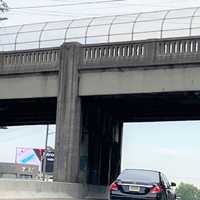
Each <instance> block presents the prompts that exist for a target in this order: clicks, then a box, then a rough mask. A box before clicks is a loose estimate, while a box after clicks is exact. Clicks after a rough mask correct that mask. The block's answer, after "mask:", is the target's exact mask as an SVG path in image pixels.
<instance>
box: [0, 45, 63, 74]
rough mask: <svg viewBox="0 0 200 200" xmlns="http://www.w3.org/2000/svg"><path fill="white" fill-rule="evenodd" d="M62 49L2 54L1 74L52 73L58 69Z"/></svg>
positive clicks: (0, 60)
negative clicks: (35, 71)
mask: <svg viewBox="0 0 200 200" xmlns="http://www.w3.org/2000/svg"><path fill="white" fill-rule="evenodd" d="M59 54H60V48H48V49H38V50H24V51H11V52H2V53H0V71H1V73H9V72H12V73H13V72H20V73H22V71H23V70H24V72H29V71H34V70H36V69H37V71H49V70H50V71H51V70H55V69H57V68H58V63H59Z"/></svg>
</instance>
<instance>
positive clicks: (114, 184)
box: [110, 183, 119, 191]
mask: <svg viewBox="0 0 200 200" xmlns="http://www.w3.org/2000/svg"><path fill="white" fill-rule="evenodd" d="M118 189H119V188H118V185H117V183H112V184H111V185H110V191H117V190H118Z"/></svg>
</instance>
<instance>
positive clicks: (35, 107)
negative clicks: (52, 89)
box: [0, 98, 57, 126]
mask: <svg viewBox="0 0 200 200" xmlns="http://www.w3.org/2000/svg"><path fill="white" fill-rule="evenodd" d="M56 103H57V100H56V98H33V99H32V98H31V99H12V100H11V99H10V100H8V99H7V100H0V126H14V125H36V124H53V123H55V121H56Z"/></svg>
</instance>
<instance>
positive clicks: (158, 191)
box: [150, 185, 162, 193]
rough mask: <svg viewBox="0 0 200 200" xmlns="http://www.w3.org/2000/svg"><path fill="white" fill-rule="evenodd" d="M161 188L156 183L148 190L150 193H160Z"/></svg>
mask: <svg viewBox="0 0 200 200" xmlns="http://www.w3.org/2000/svg"><path fill="white" fill-rule="evenodd" d="M161 191H162V190H161V188H160V186H158V185H156V186H154V187H153V188H151V190H150V192H151V193H160V192H161Z"/></svg>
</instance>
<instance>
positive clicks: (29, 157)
mask: <svg viewBox="0 0 200 200" xmlns="http://www.w3.org/2000/svg"><path fill="white" fill-rule="evenodd" d="M43 153H44V149H33V148H23V147H17V148H16V157H15V163H18V164H28V165H37V166H41V160H42V155H43Z"/></svg>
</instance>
